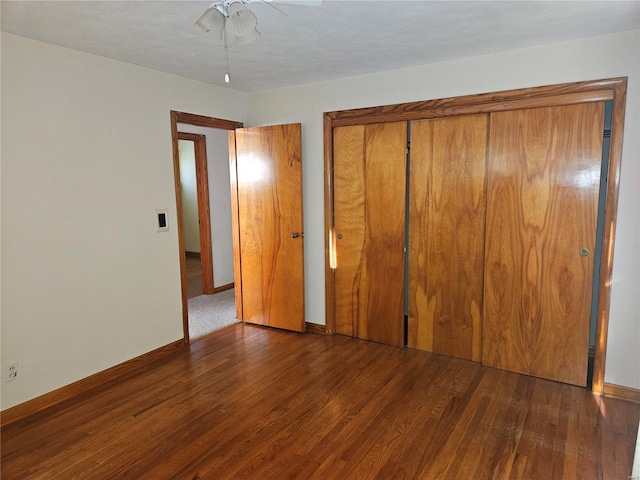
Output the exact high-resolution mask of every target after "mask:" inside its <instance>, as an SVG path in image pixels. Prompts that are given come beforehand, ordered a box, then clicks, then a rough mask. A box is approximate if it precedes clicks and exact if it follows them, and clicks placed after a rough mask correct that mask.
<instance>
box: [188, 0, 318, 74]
mask: <svg viewBox="0 0 640 480" xmlns="http://www.w3.org/2000/svg"><path fill="white" fill-rule="evenodd" d="M273 1H274V0H219V1H216V2H213V3H212V4H211V5H209V6H208V7H207V9H206V10H205V11H204V12H202V14H201V15H200V16H199V17H198V19H197V20H196V21H195V25H198V26H199V27H200V28H202V29H203V30H204V31H205V32H207V33H210V34H211V35H212V36H213V38H214V39H215V40H217V41H219V42H222V43H224V57H225V63H226V71H225V74H224V81H225V83H229V82H230V81H231V77H230V74H229V49H228V47H229V44H232V43H237V44H241V43H249V42H252V41H254V40H255V39H256V38H258V37H259V36H260V32H259V31H258V29H257V25H258V18H257V17H256V14H255V13H253V12H252V11H251V10H250V9H248V8H247V5H248V4H251V3H263V4H265V5H268V6H270V7H271V8H273V9H275V10H276V11H277V12H279V13H280V14H282V15H284V16H285V17H287V14H286V13H284V12H282V11H281V10H279V9H278V8H276V7H275V6H274V5H272V2H273ZM276 1H277V2H278V3H287V4H294V5H308V6H320V5H322V1H323V0H276Z"/></svg>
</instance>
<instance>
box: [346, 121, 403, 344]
mask: <svg viewBox="0 0 640 480" xmlns="http://www.w3.org/2000/svg"><path fill="white" fill-rule="evenodd" d="M406 148H407V123H406V122H397V123H381V124H371V125H356V126H346V127H337V128H334V130H333V152H334V167H333V168H334V170H333V179H334V228H335V232H336V269H335V302H336V314H335V315H336V333H340V334H344V335H349V336H353V337H357V338H363V339H366V340H373V341H376V342H381V343H385V344H388V345H395V346H402V345H403V344H404V271H405V269H404V261H405V260H404V247H405V211H406V210H405V190H406V187H405V184H406Z"/></svg>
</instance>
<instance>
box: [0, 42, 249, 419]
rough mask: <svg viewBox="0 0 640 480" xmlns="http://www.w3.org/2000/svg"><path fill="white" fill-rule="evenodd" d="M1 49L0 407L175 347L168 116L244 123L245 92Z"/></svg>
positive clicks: (68, 54) (30, 47) (49, 50)
mask: <svg viewBox="0 0 640 480" xmlns="http://www.w3.org/2000/svg"><path fill="white" fill-rule="evenodd" d="M1 38H2V39H1V49H2V50H1V54H2V73H1V74H2V78H1V80H2V84H1V88H2V90H1V95H2V105H1V114H2V120H3V121H2V131H1V135H2V147H1V148H2V150H1V153H2V180H1V181H2V184H1V198H2V200H1V203H2V226H1V235H2V239H1V244H2V267H1V282H2V297H1V302H2V303H1V304H2V319H1V321H2V325H1V332H2V333H1V342H2V343H1V350H2V353H1V357H2V365H5V364H6V363H7V362H10V361H13V360H17V361H18V363H19V373H18V378H17V379H16V380H14V381H12V382H9V383H2V392H1V408H2V409H6V408H8V407H11V406H13V405H16V404H18V403H21V402H24V401H26V400H29V399H31V398H34V397H36V396H38V395H41V394H44V393H46V392H49V391H51V390H54V389H56V388H59V387H61V386H64V385H66V384H69V383H71V382H74V381H76V380H79V379H81V378H83V377H87V376H89V375H91V374H93V373H96V372H98V371H101V370H104V369H106V368H109V367H111V366H113V365H116V364H118V363H121V362H123V361H126V360H128V359H131V358H133V357H136V356H138V355H140V354H143V353H145V352H148V351H150V350H153V349H155V348H158V347H160V346H163V345H166V344H168V343H170V342H173V341H175V340H178V339H180V338H182V335H183V333H182V312H181V297H180V272H179V260H178V259H179V257H178V237H177V230H176V211H175V190H174V185H173V181H174V173H173V157H172V150H171V130H170V117H169V112H170V110H178V111H182V112H189V113H195V114H202V115H208V116H212V117H218V118H225V119H229V120H237V121H244V119H245V95H244V94H242V93H239V92H234V91H233V90H229V89H222V88H218V87H215V86H212V85H208V84H205V83H201V82H196V81H191V80H187V79H184V78H181V77H178V76H174V75H168V74H164V73H160V72H157V71H153V70H149V69H145V68H142V67H138V66H134V65H129V64H126V63H122V62H117V61H114V60H110V59H106V58H101V57H97V56H93V55H89V54H86V53H82V52H77V51H73V50H69V49H65V48H61V47H57V46H54V45H49V44H45V43H41V42H37V41H33V40H29V39H25V38H21V37H17V36H15V35H10V34H5V33H2V37H1ZM156 208H168V209H169V227H170V230H169V232H166V233H156V219H155V209H156Z"/></svg>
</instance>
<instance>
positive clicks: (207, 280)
mask: <svg viewBox="0 0 640 480" xmlns="http://www.w3.org/2000/svg"><path fill="white" fill-rule="evenodd" d="M178 140H189V141H192V142H193V146H194V150H195V163H196V191H197V197H198V231H199V234H200V266H201V268H202V293H203V294H212V293H213V288H214V287H213V285H214V282H213V248H212V244H211V210H210V208H209V173H208V169H207V141H206V137H205V136H204V135H198V134H195V133H184V132H178ZM181 185H182V182H181ZM181 188H182V187H181Z"/></svg>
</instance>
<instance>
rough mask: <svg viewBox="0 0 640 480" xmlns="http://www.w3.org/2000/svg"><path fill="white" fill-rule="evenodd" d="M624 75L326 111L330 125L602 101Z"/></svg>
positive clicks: (616, 87)
mask: <svg viewBox="0 0 640 480" xmlns="http://www.w3.org/2000/svg"><path fill="white" fill-rule="evenodd" d="M625 84H626V78H625V77H623V78H609V79H603V80H589V81H585V82H572V83H562V84H557V85H545V86H541V87H532V88H521V89H517V90H507V91H502V92H490V93H481V94H477V95H465V96H461V97H450V98H440V99H435V100H423V101H418V102H410V103H402V104H395V105H382V106H377V107H365V108H356V109H352V110H342V111H336V112H327V113H326V114H325V115H327V116H328V117H329V118H331V124H332V126H333V127H338V126H346V125H364V124H368V123H379V122H397V121H409V120H422V119H427V118H438V117H450V116H454V115H469V114H476V113H491V112H499V111H505V110H516V109H524V108H536V107H548V106H552V105H571V104H576V103H584V102H601V101H606V100H611V99H613V98H614V91H615V90H616V89H618V88H620V86H621V85H625Z"/></svg>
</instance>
